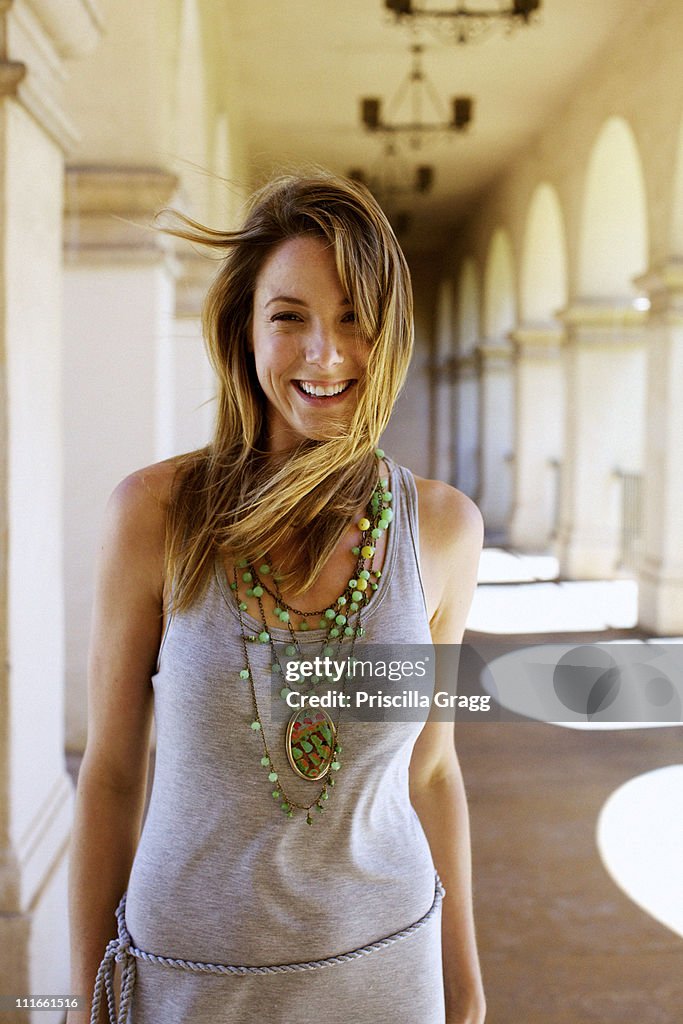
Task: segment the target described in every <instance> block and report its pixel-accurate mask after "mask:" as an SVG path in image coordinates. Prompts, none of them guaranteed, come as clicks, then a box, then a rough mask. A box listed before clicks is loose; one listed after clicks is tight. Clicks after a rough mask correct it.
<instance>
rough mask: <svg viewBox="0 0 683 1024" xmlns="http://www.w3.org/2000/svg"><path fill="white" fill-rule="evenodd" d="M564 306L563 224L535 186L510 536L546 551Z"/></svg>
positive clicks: (554, 512) (524, 270)
mask: <svg viewBox="0 0 683 1024" xmlns="http://www.w3.org/2000/svg"><path fill="white" fill-rule="evenodd" d="M566 304H567V258H566V242H565V232H564V223H563V218H562V212H561V209H560V203H559V200H558V197H557V192H556V191H555V189H554V188H553V186H552V185H550V184H548V183H547V182H543V183H542V184H540V185H538V186H537V188H536V190H535V191H534V194H533V196H532V198H531V202H530V204H529V209H528V213H527V219H526V226H525V231H524V242H523V246H522V257H521V267H520V308H521V317H520V319H521V325H520V327H519V328H518V329H517V331H516V332H515V337H514V340H515V348H516V358H515V371H514V376H515V461H514V468H513V476H514V486H513V492H514V496H513V513H512V521H511V524H510V540H511V541H512V543H513V545H514V546H515V547H517V548H521V549H523V550H525V551H545V550H547V548H548V545H549V544H550V542H551V539H552V537H553V536H554V533H555V530H556V527H557V520H558V516H559V500H560V486H561V472H562V443H563V435H564V412H563V410H564V402H565V396H564V377H563V374H562V365H561V361H560V343H561V338H562V333H563V332H562V328H561V327H560V324H559V323H558V322H557V320H556V314H557V312H558V311H559V310H560V309H563V308H564V307H565V306H566Z"/></svg>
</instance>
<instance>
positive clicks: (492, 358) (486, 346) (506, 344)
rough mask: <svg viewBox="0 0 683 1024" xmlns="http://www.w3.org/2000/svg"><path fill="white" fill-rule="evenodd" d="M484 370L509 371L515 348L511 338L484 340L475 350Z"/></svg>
mask: <svg viewBox="0 0 683 1024" xmlns="http://www.w3.org/2000/svg"><path fill="white" fill-rule="evenodd" d="M475 352H476V355H477V359H478V362H479V365H480V366H481V368H482V370H487V371H494V372H496V371H503V370H508V369H509V367H510V364H511V362H512V358H513V355H514V346H513V344H512V341H511V340H510V338H509V337H506V338H483V339H482V340H481V341H480V342H479V343H478V345H477V346H476V349H475Z"/></svg>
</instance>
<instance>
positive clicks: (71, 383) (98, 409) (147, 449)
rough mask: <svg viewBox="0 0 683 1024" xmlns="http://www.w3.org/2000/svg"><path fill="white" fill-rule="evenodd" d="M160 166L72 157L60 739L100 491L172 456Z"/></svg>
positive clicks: (77, 709)
mask: <svg viewBox="0 0 683 1024" xmlns="http://www.w3.org/2000/svg"><path fill="white" fill-rule="evenodd" d="M176 185H177V182H176V178H175V177H174V176H173V175H171V174H169V173H168V172H166V171H165V170H164V169H163V168H153V167H152V168H139V167H138V168H130V167H126V168H123V167H121V168H116V167H104V168H97V167H87V168H79V167H70V168H69V169H68V171H67V186H66V228H65V248H64V257H65V285H64V339H65V347H64V357H65V375H64V433H65V443H66V448H65V465H64V482H65V498H64V516H65V531H64V534H65V551H66V576H65V580H66V635H67V647H66V670H67V746H68V748H69V749H71V750H74V751H82V750H83V747H84V745H85V734H86V674H85V673H86V654H87V645H88V633H89V626H90V609H91V604H92V594H93V566H94V562H95V554H96V550H97V543H98V539H99V535H100V529H101V521H102V513H103V511H104V507H105V504H106V501H107V497H108V495H109V494H110V492H111V491H112V489H113V488H114V487H115V485H116V484H117V483H118V481H119V480H120V479H122V478H123V477H124V476H126V475H127V474H128V473H131V472H132V471H133V470H135V469H139V468H140V467H142V466H145V465H148V464H150V463H152V462H155V461H158V460H159V459H160V458H163V457H166V456H167V455H169V454H171V453H170V451H169V438H170V437H171V436H172V434H173V415H174V409H173V394H172V392H173V381H172V377H173V368H172V347H173V344H174V331H175V327H174V316H175V275H176V273H177V270H178V267H177V263H176V260H175V257H174V255H173V252H174V243H173V242H172V241H171V240H170V238H169V237H168V236H165V235H163V234H161V233H160V232H159V231H156V230H154V228H153V227H151V226H150V224H151V221H152V219H153V216H154V214H155V213H156V212H157V211H159V210H160V209H162V208H163V207H165V206H166V205H167V204H168V203H169V201H171V199H172V196H173V194H174V192H175V189H176Z"/></svg>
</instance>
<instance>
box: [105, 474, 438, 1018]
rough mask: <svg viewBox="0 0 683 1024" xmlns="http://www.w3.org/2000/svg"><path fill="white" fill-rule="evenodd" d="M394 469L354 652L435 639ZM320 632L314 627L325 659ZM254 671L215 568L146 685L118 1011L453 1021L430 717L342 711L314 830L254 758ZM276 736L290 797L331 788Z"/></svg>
mask: <svg viewBox="0 0 683 1024" xmlns="http://www.w3.org/2000/svg"><path fill="white" fill-rule="evenodd" d="M389 468H390V473H391V477H390V489H391V491H392V493H393V506H394V519H393V522H392V524H391V526H390V529H389V533H388V538H387V550H386V555H385V563H384V570H383V573H382V577H381V579H380V583H379V587H378V589H377V590H376V592H375V593H374V595H373V596H372V598H371V600H370V601H369V603H368V605H367V608H366V609H365V610H364V611H363V619H362V621H363V626H364V627H365V630H366V635H365V637H364V639H363V641H361V642H359V643H365V642H369V643H373V642H374V643H377V642H381V643H382V644H389V645H394V644H396V645H398V644H403V643H406V642H411V643H416V644H429V643H431V638H430V633H429V624H428V617H427V611H426V606H425V600H424V593H423V589H422V582H421V578H420V573H419V568H418V547H417V539H418V533H417V494H416V490H415V482H414V480H413V477H412V475H411V473H410V472H409V471H408V470H407V469H404V468H401V467H398V466H396V465H395V464H393V463H391V462H389ZM244 618H245V624H246V625H247V626H248V627H250V628H254V629H256V627H257V626H258V623H257V621H256V620H254V619H251V617H250V616H249V615H246V614H245V616H244ZM271 634H272V635H273V637H274V639H275V640H282V641H286V640H287V634H286V633H285V631H284V630H277V629H274V630H271ZM322 637H323V633H322V632H321V631H319V630H310V631H309V633H308V634H306V643H307V644H308V643H310V644H311V650H313V649H315V653H319V651H320V642H321V638H322ZM312 656H313V655H312ZM250 659H251V663H252V665H253V667H254V670H255V671H254V674H255V677H256V690H257V695H258V698H259V705H260V707H261V708H263V707H264V706H265V705H266V703H267V701H268V699H269V698H270V693H271V685H272V683H271V677H270V672H269V665H270V660H271V659H270V652H269V650H268V645H267V644H266V645H261V644H253V645H250ZM243 662H244V655H243V652H242V648H241V633H240V626H239V614H238V610H237V607H236V604H235V600H234V597H233V594H232V592H231V591H230V588H229V581H228V580H227V578H226V575H225V572H224V570H223V569H222V568H220V567H219V566H218V564H217V567H216V572H215V575H214V577H213V578H212V580H211V583H210V584H209V585H208V587H207V589H206V590H205V592H204V594H203V596H202V598H201V599H200V600H199V602H197V603H196V604H195V605H194V606H193V607H192V608H191V609H190V610H189V611H186V612H183V613H181V614H178V615H176V616H175V617H173V618H172V619H171V621H170V623H169V626H168V629H167V632H166V636H165V638H164V643H163V644H162V649H161V652H160V656H159V664H158V671H157V672H156V674H155V676H154V678H153V684H154V707H155V718H156V730H157V754H156V769H155V775H154V785H153V790H152V796H151V800H150V806H149V811H148V814H147V818H146V821H145V825H144V829H143V832H142V836H141V839H140V843H139V846H138V849H137V852H136V856H135V861H134V864H133V867H132V871H131V875H130V879H129V884H128V891H127V895H126V897H125V904H122V907H121V908H120V910H119V929H120V935H119V940H118V943H111V944H110V949H109V951H108V955H109V961H110V963H109V966H111V961H112V960H113V958H114V956H115V955H117V956H118V959H119V960H120V961H123V963H124V966H125V967H126V971H125V978H124V988H125V993H124V996H125V998H124V999H123V1002H124V1004H125V1006H123V1007H122V1010H123V1011H124V1012H123V1015H122V1019H129V1020H130V1021H132V1022H133V1024H180V1022H183V1024H188V1022H196V1024H223V1022H225V1024H228V1022H229V1024H257V1022H258V1024H320V1021H322V1020H324V1019H328V1020H329V1019H332V1020H345V1021H349V1022H354V1024H362V1022H364V1021H367V1022H370V1021H372V1022H375V1021H378V1020H380V1021H382V1020H391V1021H392V1024H415V1022H417V1021H419V1022H420V1024H443V1021H444V995H443V972H442V962H441V897H442V895H443V889H442V887H441V883H440V881H439V879H438V876H437V877H436V878H435V869H434V863H433V860H432V856H431V852H430V848H429V845H428V843H427V839H426V837H425V834H424V832H423V829H422V826H421V824H420V822H419V819H418V817H417V815H416V813H415V811H414V809H413V807H412V805H411V803H410V800H409V793H408V766H409V762H410V757H411V752H412V749H413V745H414V743H415V740H416V739H417V737H418V735H419V732H420V730H421V728H422V724H423V723H422V721H412V722H396V721H392V722H386V721H385V722H367V721H365V722H360V721H348V722H344V719H343V717H342V719H341V724H340V731H339V742H340V743H341V744H342V748H343V753H342V768H341V770H340V771H339V772H338V774H337V776H336V785H335V786H334V789H333V790H331V791H330V797H329V800H327V801H326V804H325V810H324V812H319V811H317V810H316V808H315V807H314V808H313V809H312V811H311V814H312V815H315V818H314V822H313V825H307V824H306V815H305V812H301V811H296V812H295V816H294V818H293V819H288V818H287V817H286V816H285V815H284V814H283V812H282V811H281V810H280V809H279V806H278V803H277V801H276V800H274V799H273V797H272V795H271V794H272V789H273V784H272V783H269V782H268V779H267V771H268V769H264V768H262V767H261V766H260V763H259V761H260V757H261V756H262V755H263V749H262V743H261V738H260V736H259V735H258V734H257V733H255V732H254V731H253V730H252V729H251V728H250V723H251V721H252V719H253V717H254V716H253V709H252V701H251V691H250V687H249V683H248V682H245V681H244V680H242V679H240V677H239V670H240V668H242V666H243ZM424 714H426V712H425V713H424ZM333 717H334V718H335V720H336V717H337V716H336V715H335V714H334V713H333ZM423 718H424V715H423ZM264 728H265V730H266V736H267V739H268V741H269V747H270V749H271V751H279V752H280V759H281V761H282V762H284V763H281V764H275V768H276V769H278V770H279V772H280V774H281V775H283V773H285V772H286V773H287V781H286V783H285V788H286V789H287V790H288V792H289V793H290V794H291V796H292V797H293V798H294V799H300V800H301V802H308V801H310V800H311V799H312V797H313V796H314V795H315V794H316V793H317V791H318V790H319V789H320V783H314V782H310V781H307V780H305V779H301V778H298V777H296V776H295V775H294V773H293V772H292V770H291V769H290V768H289V766H288V765H287V762H286V758H285V755H284V730H285V726H284V725H281V724H279V723H271V724H270V725H268V723H267V721H266V723H265V724H264ZM278 729H280V730H281V731H282V737H279V738H278V737H277V735H276V734H275V733H274V730H275V731H277V730H278ZM280 740H281V742H280ZM273 759H274V760H275V756H274V758H273ZM131 950H132V954H131ZM188 965H190V966H188ZM274 967H277V968H278V969H277V970H273V968H274ZM210 968H213V969H210ZM253 968H260V969H261V970H257V971H255V970H253ZM106 973H107V972H106V970H104V971H103V976H104V975H106ZM104 981H105V989H106V987H107V984H108V982H107V978H106V977H104ZM100 986H101V983H100ZM109 987H110V986H109ZM109 999H110V1006H111V1002H112V1000H111V990H110V993H109ZM110 1013H111V1009H110Z"/></svg>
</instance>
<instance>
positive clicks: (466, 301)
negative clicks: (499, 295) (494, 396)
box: [452, 257, 481, 495]
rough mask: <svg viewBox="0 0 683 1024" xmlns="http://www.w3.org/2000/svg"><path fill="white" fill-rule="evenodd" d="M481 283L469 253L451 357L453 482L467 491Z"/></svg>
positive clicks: (473, 480) (475, 468)
mask: <svg viewBox="0 0 683 1024" xmlns="http://www.w3.org/2000/svg"><path fill="white" fill-rule="evenodd" d="M480 291H481V290H480V287H479V277H478V272H477V267H476V264H475V262H474V260H473V259H472V258H471V257H470V258H468V259H466V260H465V261H464V263H463V264H462V267H461V270H460V275H459V279H458V292H457V298H458V305H457V310H458V312H457V338H456V342H457V344H456V350H457V355H456V357H455V360H454V376H455V387H454V395H453V398H454V400H453V405H452V414H453V426H452V432H453V438H454V449H455V485H456V487H459V488H460V490H462V491H464V492H465V493H466V494H469V495H475V494H477V492H478V490H479V385H478V379H477V357H476V346H477V344H478V342H479V339H480V337H481V327H480V312H479V311H480V302H481V296H480Z"/></svg>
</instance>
